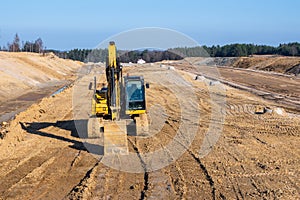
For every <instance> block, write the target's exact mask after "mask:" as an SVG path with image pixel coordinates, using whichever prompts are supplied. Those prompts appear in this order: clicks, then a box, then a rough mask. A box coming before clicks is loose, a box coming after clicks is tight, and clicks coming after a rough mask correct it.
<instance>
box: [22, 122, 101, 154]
mask: <svg viewBox="0 0 300 200" xmlns="http://www.w3.org/2000/svg"><path fill="white" fill-rule="evenodd" d="M20 125H21V127H22V129H23V130H25V131H27V132H28V133H30V134H35V135H39V136H43V137H49V138H54V139H57V140H61V141H65V142H70V143H72V145H70V147H71V148H74V149H77V150H85V151H88V152H90V153H93V154H96V155H103V152H104V147H103V146H102V145H96V144H91V143H88V142H82V141H78V140H76V139H75V138H81V139H86V138H88V137H87V130H88V128H87V127H88V120H87V119H82V120H66V121H57V122H55V123H53V122H32V123H27V122H20ZM50 126H52V127H57V128H60V129H63V130H67V131H70V132H71V136H72V137H74V139H70V138H66V137H64V136H61V135H56V134H53V133H48V132H45V131H42V129H44V128H47V127H50ZM99 131H100V130H99Z"/></svg>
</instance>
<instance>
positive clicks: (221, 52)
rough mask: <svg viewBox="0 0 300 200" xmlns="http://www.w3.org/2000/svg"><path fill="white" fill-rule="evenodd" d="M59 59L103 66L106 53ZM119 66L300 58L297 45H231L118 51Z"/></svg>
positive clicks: (65, 55) (78, 51) (82, 52)
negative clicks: (217, 59)
mask: <svg viewBox="0 0 300 200" xmlns="http://www.w3.org/2000/svg"><path fill="white" fill-rule="evenodd" d="M54 53H55V54H57V55H58V56H59V57H62V58H68V59H73V60H79V61H82V62H89V61H90V62H105V60H106V56H107V49H95V50H90V49H73V50H71V51H67V52H59V51H54ZM118 55H119V60H120V61H121V62H126V63H129V62H132V63H136V62H137V60H138V59H143V60H145V61H146V62H157V61H162V60H180V59H182V58H184V57H199V56H202V57H209V56H210V57H241V56H252V55H283V56H300V43H297V42H295V43H288V44H280V45H279V46H278V47H273V46H267V45H254V44H230V45H224V46H219V45H217V46H211V47H208V46H202V47H200V46H199V47H183V48H173V49H168V50H166V51H158V50H143V51H140V50H136V51H122V50H119V51H118Z"/></svg>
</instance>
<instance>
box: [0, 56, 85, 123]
mask: <svg viewBox="0 0 300 200" xmlns="http://www.w3.org/2000/svg"><path fill="white" fill-rule="evenodd" d="M82 65H83V64H82V63H80V62H75V61H72V60H65V59H60V58H58V57H57V56H55V55H54V54H51V53H49V54H45V55H42V54H36V53H25V52H23V53H12V52H0V76H1V79H0V115H1V116H2V117H1V118H0V121H3V120H6V119H7V117H9V116H11V114H10V113H12V114H13V112H14V111H18V110H22V109H24V108H25V107H26V106H28V105H30V104H32V103H33V102H35V101H37V100H39V99H40V98H41V97H44V96H46V95H49V94H51V93H52V92H54V91H55V90H56V89H58V88H60V87H62V86H63V85H65V84H67V83H68V82H69V81H72V80H74V79H75V78H76V72H77V70H78V69H79V68H80V67H81V66H82ZM4 114H7V117H6V119H5V117H3V115H4Z"/></svg>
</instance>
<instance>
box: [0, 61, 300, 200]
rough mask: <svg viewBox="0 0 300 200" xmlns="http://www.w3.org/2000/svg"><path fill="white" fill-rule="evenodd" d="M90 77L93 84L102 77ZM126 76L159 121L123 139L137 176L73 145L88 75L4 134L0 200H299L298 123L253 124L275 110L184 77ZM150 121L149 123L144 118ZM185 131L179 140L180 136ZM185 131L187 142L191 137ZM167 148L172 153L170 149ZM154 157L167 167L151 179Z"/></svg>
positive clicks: (156, 70)
mask: <svg viewBox="0 0 300 200" xmlns="http://www.w3.org/2000/svg"><path fill="white" fill-rule="evenodd" d="M93 70H97V72H99V73H97V74H98V75H99V76H100V75H101V70H103V68H101V67H100V68H97V69H93ZM127 70H128V71H129V73H131V74H143V75H144V76H145V80H146V81H147V82H149V83H150V89H149V90H147V100H148V104H147V107H148V108H149V109H150V110H151V108H152V110H151V111H152V122H162V123H154V124H153V123H152V124H151V126H152V128H153V130H155V131H154V132H153V133H152V135H151V137H142V138H139V137H135V136H128V144H129V152H131V153H132V154H134V155H135V156H136V158H137V160H138V161H139V163H133V164H134V165H133V168H134V167H137V171H138V173H129V172H126V171H124V170H123V171H122V170H116V169H113V168H111V167H109V166H106V165H105V164H104V162H103V160H102V159H103V155H101V153H100V152H98V151H97V149H98V148H101V146H100V145H99V144H98V145H97V146H96V147H97V148H96V151H95V152H92V153H89V152H87V150H86V145H87V144H86V143H85V142H88V140H85V139H84V138H80V137H79V136H82V134H81V133H83V132H84V130H81V129H80V128H79V129H78V125H80V127H81V128H82V127H83V128H84V127H86V126H87V123H88V119H87V117H88V114H89V111H88V110H89V108H90V107H89V106H90V104H89V98H90V96H91V91H90V90H89V89H88V88H89V84H90V82H91V81H92V80H93V76H94V74H93V71H92V72H91V73H87V75H85V76H82V78H81V79H79V80H78V81H77V82H76V83H75V85H74V86H73V87H71V88H68V89H66V90H65V91H63V92H62V93H60V94H57V95H56V96H55V97H49V98H45V99H43V100H42V101H41V102H40V103H38V104H35V105H32V106H31V107H30V108H29V109H28V110H27V111H25V112H22V113H20V114H19V115H17V116H16V118H15V119H14V120H13V121H11V122H10V124H9V125H7V127H6V129H7V130H8V133H7V134H6V136H5V137H4V139H2V140H0V145H1V148H0V170H1V171H0V185H1V187H0V197H1V198H2V199H64V198H65V199H294V198H295V197H297V196H300V188H299V187H300V181H299V180H300V175H299V166H300V156H299V155H300V150H299V148H298V147H299V144H300V137H299V136H300V118H299V116H296V115H286V116H281V115H276V114H265V115H256V114H254V107H255V106H256V105H264V106H270V107H272V106H274V104H272V103H270V102H269V101H265V100H263V99H261V98H259V97H257V96H255V95H253V94H251V93H248V92H245V91H241V90H237V89H234V88H231V87H228V86H224V87H225V89H226V90H225V93H223V94H222V93H220V92H219V90H214V89H213V88H218V87H221V86H220V85H219V86H218V85H211V86H210V85H209V84H207V82H205V81H206V80H194V79H193V76H192V75H191V74H189V73H186V72H183V71H177V70H168V69H164V68H161V67H160V66H159V65H145V66H138V67H133V68H129V69H127ZM169 79H172V80H169ZM157 80H160V82H158V81H157ZM164 81H167V82H164ZM222 87H223V86H222ZM84 88H85V89H84ZM170 88H171V89H170ZM80 89H82V91H84V92H81V90H80ZM176 89H178V91H182V93H180V94H181V95H183V96H184V97H185V98H182V96H181V95H178V94H177V93H178V91H177V90H176ZM212 96H222V97H226V105H223V104H222V102H221V101H217V100H215V101H213V100H212ZM77 97H80V98H77ZM218 99H219V98H218ZM220 105H221V107H220ZM157 108H161V109H157ZM216 108H220V109H218V112H220V116H221V115H222V114H224V116H225V119H224V121H223V122H222V121H221V118H218V117H216V118H215V117H214V115H212V113H213V112H214V110H215V109H216ZM198 111H199V112H198ZM187 113H188V115H186V114H187ZM149 115H150V119H151V112H150V113H149ZM157 116H159V117H157ZM155 117H156V118H155ZM155 120H157V121H155ZM150 123H151V120H150ZM184 124H185V125H187V126H186V127H187V130H186V131H184V130H182V128H181V127H182V125H184ZM219 125H221V126H219ZM76 127H77V129H76ZM212 127H215V129H213V128H212ZM216 127H219V128H220V127H221V128H222V131H221V134H220V135H217V134H216V135H215V137H214V138H215V139H216V138H217V140H216V141H215V142H216V144H215V145H213V144H214V141H211V144H212V146H211V148H210V151H208V152H207V153H208V154H207V155H206V154H203V153H201V148H202V147H203V143H204V142H205V141H207V139H213V138H210V137H209V134H208V130H209V129H211V130H214V131H216V130H217V128H216ZM156 130H157V132H156ZM193 131H195V134H194V135H191V133H192V132H193ZM190 136H194V137H192V138H190ZM189 141H191V143H190V144H189ZM168 144H174V145H175V147H176V148H175V150H174V148H172V147H170V146H168ZM204 146H205V145H204ZM156 150H162V152H163V154H162V155H163V156H164V157H163V159H162V160H161V161H157V160H156V164H157V165H160V164H161V163H167V165H166V166H164V167H162V168H158V169H156V170H154V171H153V170H151V169H153V168H155V167H156V166H157V165H153V166H150V164H149V163H150V162H149V161H148V160H147V157H146V156H144V155H146V154H147V153H149V152H155V151H156ZM181 150H184V151H183V152H182V154H181ZM206 150H207V149H206ZM177 157H178V158H177ZM166 161H167V162H166ZM138 167H141V168H138ZM139 169H142V171H139Z"/></svg>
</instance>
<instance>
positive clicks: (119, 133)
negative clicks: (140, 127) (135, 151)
mask: <svg viewBox="0 0 300 200" xmlns="http://www.w3.org/2000/svg"><path fill="white" fill-rule="evenodd" d="M112 154H119V155H128V142H127V129H126V121H125V120H121V121H106V122H104V155H112Z"/></svg>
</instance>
